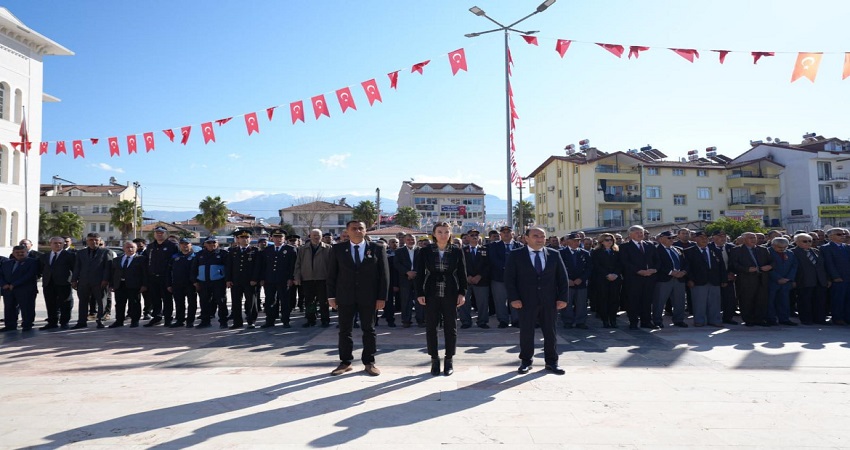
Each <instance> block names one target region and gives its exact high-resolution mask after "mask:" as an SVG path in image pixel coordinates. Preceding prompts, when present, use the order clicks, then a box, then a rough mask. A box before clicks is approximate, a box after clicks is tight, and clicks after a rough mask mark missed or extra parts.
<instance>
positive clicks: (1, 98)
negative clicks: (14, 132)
mask: <svg viewBox="0 0 850 450" xmlns="http://www.w3.org/2000/svg"><path fill="white" fill-rule="evenodd" d="M8 97H9V85H8V84H6V83H0V119H7V120H8V119H9V113H8V112H6V106H8V103H9V101H8V100H9V99H8Z"/></svg>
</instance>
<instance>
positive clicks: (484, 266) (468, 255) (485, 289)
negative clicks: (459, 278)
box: [458, 229, 490, 328]
mask: <svg viewBox="0 0 850 450" xmlns="http://www.w3.org/2000/svg"><path fill="white" fill-rule="evenodd" d="M467 236H469V246H468V247H466V248H464V249H463V256H464V260H465V262H466V284H467V291H466V300H467V301H466V302H465V303H464V304H463V305H461V307H460V308H458V316H459V317H460V323H461V325H460V327H461V328H470V327H471V326H472V307H471V304H472V298H473V297H474V298H475V307H476V310H477V311H478V320H477V321H476V323H477V324H478V327H479V328H490V325H489V324H488V323H487V322H489V321H490V305H489V303H490V301H489V299H490V258H489V257H488V256H487V247H484V246H482V245H481V239H480V236H479V232H478V230H476V229H472V230H469V233H467Z"/></svg>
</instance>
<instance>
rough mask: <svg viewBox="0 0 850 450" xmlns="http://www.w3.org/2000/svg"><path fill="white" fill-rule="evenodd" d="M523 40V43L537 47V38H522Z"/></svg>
mask: <svg viewBox="0 0 850 450" xmlns="http://www.w3.org/2000/svg"><path fill="white" fill-rule="evenodd" d="M522 38H523V39H525V42H526V43H528V44H531V45H537V36H525V35H523V36H522Z"/></svg>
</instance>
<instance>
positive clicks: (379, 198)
mask: <svg viewBox="0 0 850 450" xmlns="http://www.w3.org/2000/svg"><path fill="white" fill-rule="evenodd" d="M375 193H376V194H377V198H376V200H375V208H376V209H377V210H378V224H377V225H376V226H375V229H376V230H380V229H381V188H375Z"/></svg>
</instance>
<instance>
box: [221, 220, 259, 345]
mask: <svg viewBox="0 0 850 450" xmlns="http://www.w3.org/2000/svg"><path fill="white" fill-rule="evenodd" d="M233 236H234V237H235V238H236V245H231V246H230V248H229V249H228V253H229V255H228V258H227V264H228V270H227V287H228V288H230V303H231V310H230V313H231V316H232V317H233V325H231V326H230V329H231V330H235V329H238V328H242V299H243V298H244V299H245V320H246V321H247V322H248V328H254V322H255V321H256V320H257V311H258V308H257V296H256V295H255V292H256V289H255V286H256V285H257V281H258V280H259V278H260V271H259V269H260V266H259V264H258V261H259V255H260V253H259V251H258V250H257V248H256V247H251V246H249V245H248V242H249V241H250V239H251V232H250V231H248V230H246V229H237V230H236V231H234V232H233Z"/></svg>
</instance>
